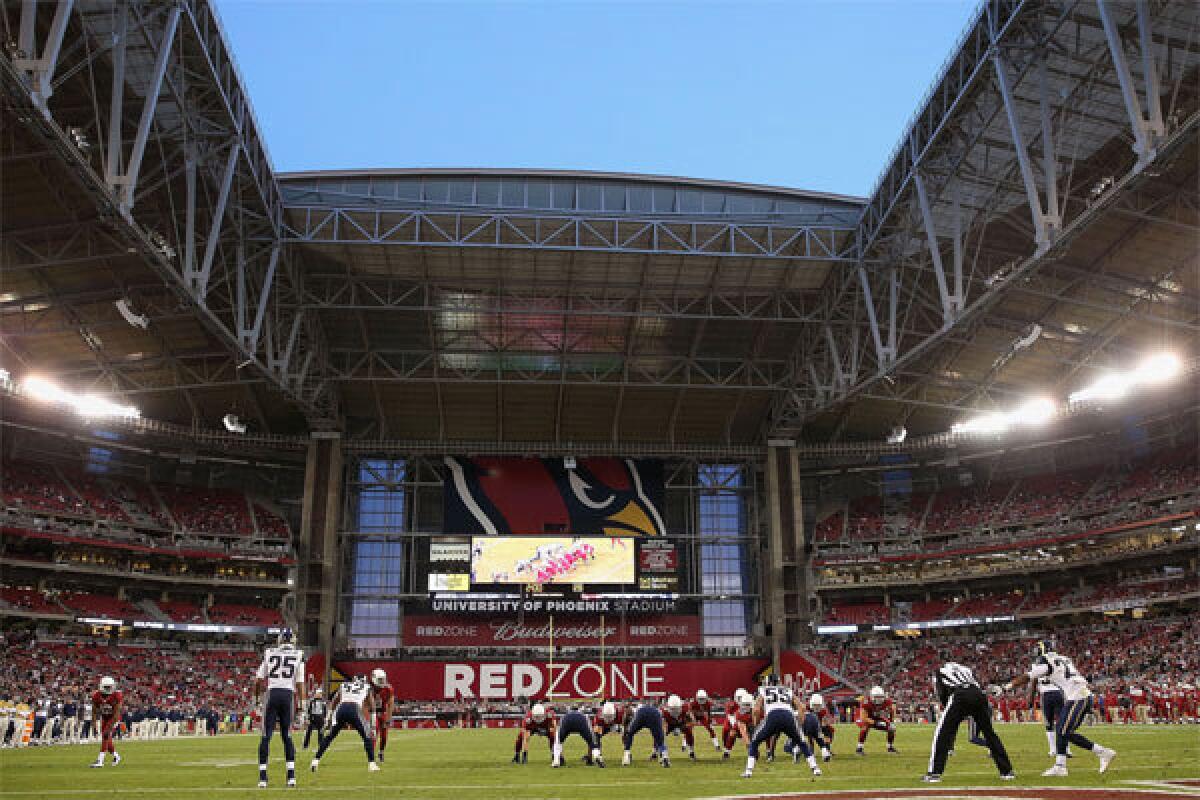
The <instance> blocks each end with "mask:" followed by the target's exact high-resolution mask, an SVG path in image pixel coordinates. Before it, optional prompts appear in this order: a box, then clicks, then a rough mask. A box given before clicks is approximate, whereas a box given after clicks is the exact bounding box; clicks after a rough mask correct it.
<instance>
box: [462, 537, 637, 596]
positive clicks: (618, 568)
mask: <svg viewBox="0 0 1200 800" xmlns="http://www.w3.org/2000/svg"><path fill="white" fill-rule="evenodd" d="M636 559H637V542H636V540H635V539H633V538H631V537H623V536H606V537H593V536H589V537H569V536H476V537H473V538H472V539H471V583H472V585H493V586H505V585H514V584H517V585H532V586H550V585H564V584H565V585H572V586H574V585H583V586H596V585H603V586H627V587H632V586H633V585H634V584H635V583H636V582H637V569H636Z"/></svg>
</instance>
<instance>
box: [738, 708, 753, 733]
mask: <svg viewBox="0 0 1200 800" xmlns="http://www.w3.org/2000/svg"><path fill="white" fill-rule="evenodd" d="M737 721H738V722H740V723H742V724H743V725H745V726H746V728H747V730H749V729H751V728H753V727H754V706H750V707H749V708H741V707H739V708H738V712H737Z"/></svg>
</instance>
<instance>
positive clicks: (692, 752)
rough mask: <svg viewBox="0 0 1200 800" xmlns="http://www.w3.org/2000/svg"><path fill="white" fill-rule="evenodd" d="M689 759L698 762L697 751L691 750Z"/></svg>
mask: <svg viewBox="0 0 1200 800" xmlns="http://www.w3.org/2000/svg"><path fill="white" fill-rule="evenodd" d="M688 758H690V759H691V760H692V761H695V760H696V751H695V750H689V751H688Z"/></svg>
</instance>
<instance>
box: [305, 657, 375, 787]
mask: <svg viewBox="0 0 1200 800" xmlns="http://www.w3.org/2000/svg"><path fill="white" fill-rule="evenodd" d="M329 705H330V706H332V707H333V708H334V709H336V710H335V711H334V712H333V724H332V725H331V726H330V728H329V733H328V734H327V735H326V736H325V738H324V739H322V740H321V746H320V747H318V748H317V754H316V756H314V757H313V760H312V763H311V764H309V768H310V769H312V771H313V772H316V771H317V769H318V768H319V767H320V766H321V756H323V755H325V751H326V750H328V749H329V745H331V744H333V740H334V739H336V738H337V735H338V733H339V732H340V731H341V730H342V728H343V727H344V726H349V727H351V728H354V730H356V731H358V735H359V736H360V737H362V742H363V750H364V751H366V754H367V770H368V771H369V772H378V771H379V765H378V764H376V763H375V740H374V739H373V738H371V728H370V725H369V723H368V722H367V721H368V720H369V719H371V718H372V715H373V714H374V712H375V701H374V698H373V697H372V695H371V687H370V686H369V685H368V684H367V679H366V678H365V677H363V676H362V675H358V676H356V677H355V678H354V680H352V681H349V682H347V683H343V684H342V685H341V686H340V687H338V690H337V691H336V692H334V693H333V697H331V698H330V699H329Z"/></svg>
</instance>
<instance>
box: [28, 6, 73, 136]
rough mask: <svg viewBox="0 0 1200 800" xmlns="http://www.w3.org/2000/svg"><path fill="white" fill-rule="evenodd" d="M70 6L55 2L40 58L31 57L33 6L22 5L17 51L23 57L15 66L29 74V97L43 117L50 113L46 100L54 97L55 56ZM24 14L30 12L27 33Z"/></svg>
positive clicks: (60, 42) (61, 39)
mask: <svg viewBox="0 0 1200 800" xmlns="http://www.w3.org/2000/svg"><path fill="white" fill-rule="evenodd" d="M74 5H75V2H74V0H59V3H58V6H57V7H56V8H55V11H54V21H53V22H51V23H50V32H49V33H48V34H47V36H46V44H45V45H44V46H43V48H42V55H41V57H40V58H35V57H34V50H35V49H36V48H37V44H36V42H35V41H34V38H35V32H34V31H33V30H32V24H33V21H34V20H35V19H36V14H37V4H36V3H32V2H30V3H26V4H25V6H24V7H23V8H22V14H21V32H20V36H21V40H22V44H21V49H22V50H24V51H25V53H26V57H25V58H24V59H19V60H18V61H17V62H16V66H17V68H18V69H22V70H25V71H26V72H27V73H28V74H29V95H30V97H31V98H32V99H33V102H34V103H35V104H37V106H38V108H40V109H41V110H42V113H43V114H47V115H48V114H49V113H50V110H49V108H48V107H47V105H46V104H47V102H48V101H49V100H50V95H52V94H53V93H54V71H55V69H57V68H58V54H59V52H61V50H62V41H63V34H64V33H66V31H67V21H68V20H69V19H70V17H71V9H72V8H73V7H74ZM26 11H29V12H30V13H29V23H30V29H29V30H27V29H26V15H25V12H26Z"/></svg>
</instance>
